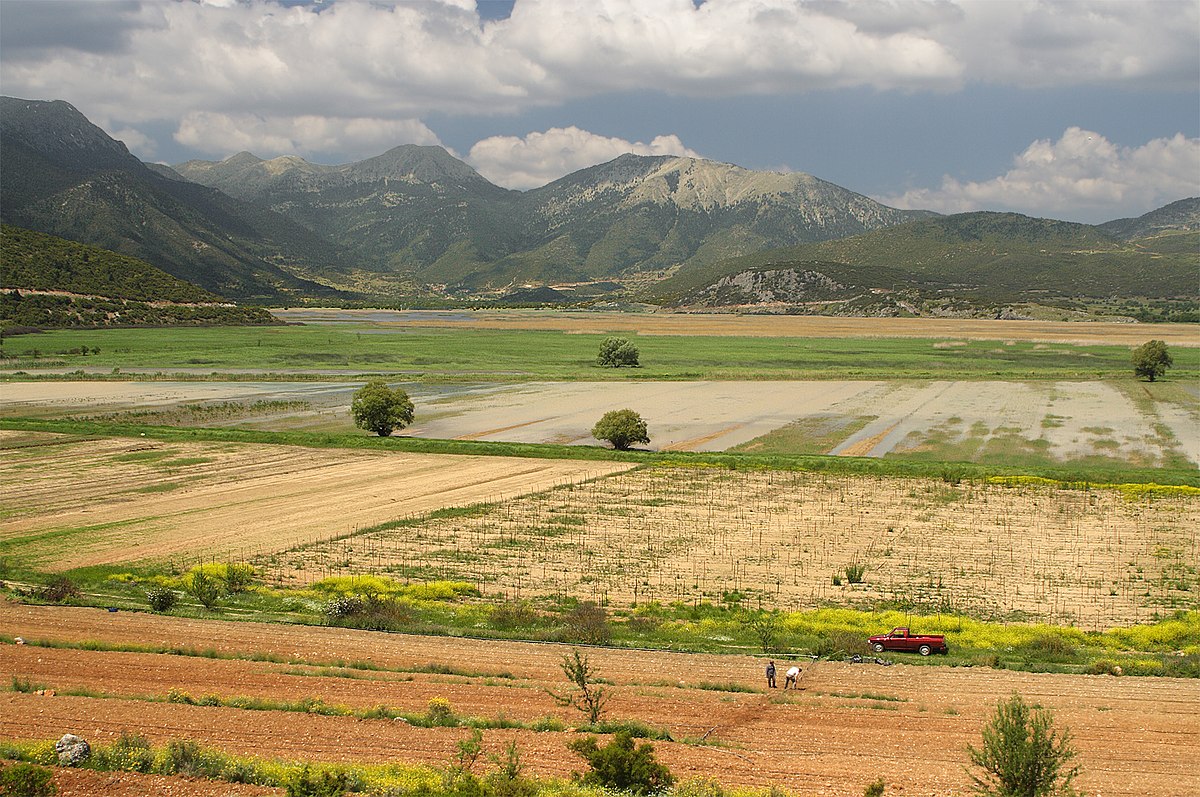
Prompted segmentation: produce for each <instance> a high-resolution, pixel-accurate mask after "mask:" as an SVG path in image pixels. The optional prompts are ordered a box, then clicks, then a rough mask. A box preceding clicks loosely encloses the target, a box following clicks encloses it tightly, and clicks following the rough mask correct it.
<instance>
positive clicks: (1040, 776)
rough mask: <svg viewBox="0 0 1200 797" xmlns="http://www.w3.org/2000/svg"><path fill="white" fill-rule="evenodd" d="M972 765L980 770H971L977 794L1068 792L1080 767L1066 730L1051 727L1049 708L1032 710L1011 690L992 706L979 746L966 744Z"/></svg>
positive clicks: (1032, 796) (1044, 796)
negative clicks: (994, 711)
mask: <svg viewBox="0 0 1200 797" xmlns="http://www.w3.org/2000/svg"><path fill="white" fill-rule="evenodd" d="M967 754H968V756H969V757H970V759H971V763H972V764H974V765H975V766H976V767H979V768H980V769H982V770H983V772H982V774H976V773H974V772H972V773H971V780H972V782H973V786H974V789H975V791H976V793H978V794H981V795H985V797H1050V796H1051V795H1072V794H1074V792H1073V791H1072V789H1071V781H1072V780H1074V779H1075V776H1076V775H1078V774H1079V767H1078V766H1074V767H1070V768H1068V767H1069V764H1070V762H1071V759H1073V758H1074V757H1075V750H1074V748H1073V747H1072V746H1071V734H1070V731H1068V730H1065V729H1064V730H1063V731H1062V732H1059V731H1057V730H1055V729H1054V717H1053V715H1052V714H1051V712H1050V711H1049V710H1048V709H1039V708H1033V707H1031V706H1028V705H1026V704H1025V701H1024V700H1022V699H1021V696H1020V695H1019V694H1017V693H1015V692H1014V693H1013V696H1012V697H1011V698H1009V699H1008V701H1007V702H1004V703H1000V704H999V705H997V706H996V713H995V714H994V715H993V716H992V721H991V722H989V723H988V724H987V725H986V726H985V727H984V729H983V746H982V747H980V748H978V749H976V748H975V747H972V746H970V745H968V746H967Z"/></svg>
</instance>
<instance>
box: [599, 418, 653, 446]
mask: <svg viewBox="0 0 1200 797" xmlns="http://www.w3.org/2000/svg"><path fill="white" fill-rule="evenodd" d="M592 437H594V438H596V439H597V440H607V441H608V442H610V443H612V445H613V448H616V449H620V450H621V451H624V450H625V449H627V448H629V447H630V446H631V445H633V444H634V443H649V442H650V436H649V435H648V434H647V433H646V422H645V421H643V420H642V416H641V415H638V414H637V413H636V412H634V411H633V410H611V411H610V412H606V413H604V415H603V417H601V418H600V420H598V421H596V425H595V426H593V427H592Z"/></svg>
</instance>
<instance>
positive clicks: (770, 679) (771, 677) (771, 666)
mask: <svg viewBox="0 0 1200 797" xmlns="http://www.w3.org/2000/svg"><path fill="white" fill-rule="evenodd" d="M767 688H768V689H774V688H775V662H773V661H769V662H767Z"/></svg>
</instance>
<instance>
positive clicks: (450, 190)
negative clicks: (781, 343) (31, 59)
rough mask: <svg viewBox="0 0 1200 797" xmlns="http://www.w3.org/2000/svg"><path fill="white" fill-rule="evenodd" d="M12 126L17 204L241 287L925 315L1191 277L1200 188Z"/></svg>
mask: <svg viewBox="0 0 1200 797" xmlns="http://www.w3.org/2000/svg"><path fill="white" fill-rule="evenodd" d="M0 141H2V144H3V146H0V158H2V163H0V168H2V169H3V174H4V181H3V185H2V186H0V188H2V190H0V219H2V220H3V221H4V222H5V223H8V224H13V225H17V226H20V227H26V228H30V229H34V230H39V231H42V232H47V233H51V234H54V235H59V236H62V237H64V238H68V239H72V240H76V241H81V242H85V243H91V244H96V245H99V246H102V247H105V248H107V249H111V250H113V251H116V252H119V253H122V254H127V255H132V256H135V257H138V258H141V259H142V260H145V261H147V262H149V263H151V264H153V265H155V266H157V267H159V268H162V269H163V270H164V271H167V272H168V273H170V274H172V275H174V276H177V277H180V278H182V279H186V280H188V281H190V282H193V283H195V284H197V285H200V286H202V287H204V288H205V289H207V290H210V291H212V292H214V293H218V294H221V295H224V296H228V297H232V298H237V299H243V300H245V299H260V300H266V301H272V302H287V301H290V300H292V299H294V298H296V297H312V298H318V299H326V300H328V299H337V298H342V299H348V298H355V297H357V298H366V299H369V300H374V301H380V300H388V299H393V300H394V299H396V298H397V297H400V296H408V297H412V296H421V295H424V296H426V297H431V296H438V295H442V296H446V295H448V296H452V297H453V296H464V297H479V296H481V295H500V294H502V293H504V292H509V293H516V294H519V295H529V296H542V297H545V296H551V297H557V296H566V297H568V298H569V297H570V296H571V295H573V294H572V293H571V292H568V291H565V290H563V288H564V286H565V285H569V284H574V285H575V286H576V290H575V291H574V295H581V294H589V295H595V294H597V293H604V292H606V291H617V292H623V293H624V294H625V295H627V296H629V295H636V296H638V297H640V298H643V299H650V300H653V301H656V302H667V303H671V304H677V305H680V306H685V307H694V308H716V307H734V306H747V307H750V306H758V305H771V306H773V309H774V310H776V311H780V310H781V311H785V312H804V311H806V310H805V309H804V308H806V307H813V306H821V307H824V309H834V310H836V309H838V308H840V309H841V310H842V311H846V312H879V311H884V310H886V308H884V309H881V306H877V305H878V302H876V304H874V305H873V304H872V303H871V302H872V300H870V297H872V296H875V297H878V296H885V297H891V298H890V299H889V300H888V301H890V302H891V304H890V305H889V306H890V308H891V310H887V311H888V312H891V311H900V310H903V311H905V312H908V311H910V310H912V309H913V308H916V309H915V310H914V311H917V312H920V311H921V307H924V306H927V300H929V299H930V297H937V296H941V297H942V298H945V297H953V298H955V299H956V300H957V299H963V300H970V301H980V300H983V301H996V302H1000V301H1012V300H1015V299H1022V298H1024V299H1029V298H1031V297H1032V298H1035V299H1036V298H1038V297H1041V298H1043V299H1046V298H1054V299H1055V300H1059V299H1062V298H1064V297H1070V296H1072V295H1089V296H1108V295H1111V294H1121V295H1126V296H1140V297H1155V298H1170V297H1186V298H1188V299H1189V300H1194V299H1195V296H1196V293H1197V290H1196V285H1195V279H1194V276H1195V268H1196V265H1197V261H1198V260H1200V258H1198V257H1197V245H1196V239H1197V235H1200V233H1197V232H1196V230H1198V229H1200V210H1198V209H1197V200H1194V199H1193V200H1185V201H1184V202H1182V203H1175V204H1174V205H1171V206H1167V207H1166V208H1162V209H1160V210H1159V211H1155V212H1153V213H1150V214H1146V215H1145V216H1142V217H1139V218H1138V219H1122V220H1116V221H1112V222H1109V223H1107V224H1105V225H1098V226H1093V225H1078V224H1070V223H1068V222H1057V221H1054V220H1048V219H1030V218H1028V217H1024V216H1020V215H1018V214H988V213H975V214H971V213H968V214H958V215H956V216H938V215H937V214H934V213H931V212H928V211H911V210H897V209H895V208H890V207H887V206H885V205H882V204H880V203H878V202H875V201H874V200H872V199H870V198H868V197H865V196H863V195H861V194H856V193H854V192H853V191H850V190H848V189H845V188H842V187H840V186H837V185H834V184H832V183H829V182H826V181H823V180H820V179H818V178H816V177H813V176H811V175H807V174H800V173H791V174H780V173H774V172H759V171H751V170H747V169H742V168H740V167H738V166H733V165H730V164H724V163H717V162H714V161H708V160H702V159H697V158H684V157H674V156H638V155H622V156H620V157H618V158H616V159H615V160H613V161H610V162H608V163H603V164H600V165H597V166H593V167H590V168H588V169H583V170H581V171H578V172H574V173H572V174H569V175H567V176H565V177H563V178H561V179H559V180H556V181H554V182H552V183H550V184H548V185H546V186H543V187H541V188H536V189H532V190H529V191H524V192H520V191H512V190H508V189H504V188H501V187H499V186H496V185H494V184H492V183H490V182H489V181H488V180H486V179H485V178H484V177H483V176H481V175H480V174H479V173H478V172H476V171H475V170H474V169H472V168H471V167H470V166H469V165H468V164H466V163H464V162H462V161H460V160H458V159H457V158H455V157H453V156H452V155H451V154H450V153H448V152H446V151H445V150H444V149H442V148H440V147H421V146H412V145H405V146H400V147H396V148H394V149H391V150H389V151H388V152H385V153H383V154H382V155H379V156H377V157H374V158H369V159H367V160H363V161H358V162H356V163H349V164H342V165H322V164H314V163H309V162H307V161H305V160H304V159H302V158H299V157H295V156H287V157H280V158H274V159H270V160H264V159H261V158H258V157H256V156H254V155H252V154H250V153H248V152H242V153H238V154H236V155H234V156H232V157H230V158H227V159H225V160H222V161H200V160H193V161H188V162H186V163H181V164H177V165H175V166H173V167H168V166H165V165H161V164H144V163H142V162H140V161H139V160H137V159H136V158H135V157H133V156H132V155H131V154H130V153H129V152H128V150H127V149H126V148H125V146H124V145H123V144H121V143H120V142H117V141H114V140H113V139H111V138H110V137H109V136H108V135H107V134H105V133H104V132H103V131H102V130H100V129H99V128H98V127H96V126H95V125H93V124H91V122H89V121H88V120H87V119H86V118H85V117H84V116H83V115H82V114H80V113H79V112H78V111H77V110H75V109H74V108H73V107H71V106H70V105H69V104H67V103H65V102H61V101H55V102H39V101H31V100H19V99H14V98H0ZM1189 269H1190V272H1189ZM1189 274H1190V276H1189ZM764 275H765V276H764ZM550 285H553V286H557V287H558V288H559V289H560V290H559V292H555V291H547V290H546V289H544V288H539V286H550ZM584 285H590V286H591V287H590V288H587V289H585V288H584V287H583V286H584ZM856 297H857V299H856ZM863 297H866V298H867V301H866V305H870V306H869V307H868V306H866V305H863V306H860V305H862V304H863V303H862V301H860V300H862V299H863ZM904 297H907V298H904ZM913 297H916V298H917V299H920V302H917V304H914V302H913ZM855 301H859V303H858V304H855ZM830 302H833V303H835V304H829V303H830ZM921 302H925V303H926V305H921ZM918 305H921V306H918ZM906 307H907V308H908V309H905V308H906Z"/></svg>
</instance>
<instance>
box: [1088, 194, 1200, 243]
mask: <svg viewBox="0 0 1200 797" xmlns="http://www.w3.org/2000/svg"><path fill="white" fill-rule="evenodd" d="M1098 227H1099V229H1100V231H1101V232H1103V233H1105V234H1107V235H1111V236H1112V237H1113V238H1116V239H1117V240H1120V241H1131V240H1135V239H1139V238H1154V237H1157V236H1160V235H1176V234H1178V233H1183V232H1200V197H1189V198H1187V199H1181V200H1179V201H1178V202H1172V203H1171V204H1169V205H1164V206H1163V207H1161V208H1158V209H1157V210H1152V211H1150V212H1149V213H1146V214H1144V215H1141V216H1138V217H1137V218H1136V219H1116V220H1114V221H1107V222H1105V223H1104V224H1100V225H1098Z"/></svg>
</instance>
